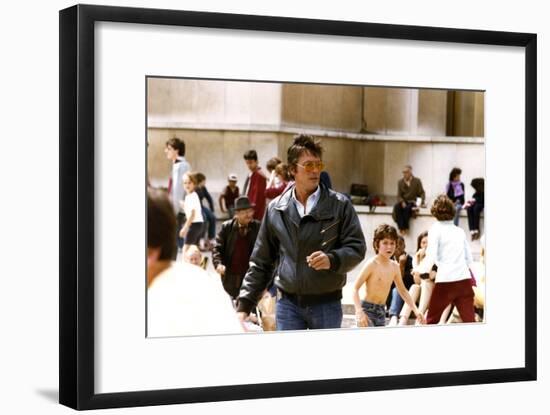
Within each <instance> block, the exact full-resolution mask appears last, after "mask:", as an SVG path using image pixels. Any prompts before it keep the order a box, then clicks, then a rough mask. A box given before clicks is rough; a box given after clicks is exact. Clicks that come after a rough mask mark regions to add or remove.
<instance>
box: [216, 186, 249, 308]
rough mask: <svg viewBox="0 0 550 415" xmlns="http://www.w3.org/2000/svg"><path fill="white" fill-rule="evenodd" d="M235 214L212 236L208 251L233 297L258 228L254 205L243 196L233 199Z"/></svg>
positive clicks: (241, 278) (245, 268) (224, 285)
mask: <svg viewBox="0 0 550 415" xmlns="http://www.w3.org/2000/svg"><path fill="white" fill-rule="evenodd" d="M234 210H235V216H234V217H233V218H232V219H229V220H227V221H225V222H224V223H223V224H222V226H221V229H220V232H219V233H218V235H217V236H216V244H215V245H214V249H213V251H212V263H213V264H214V268H215V269H216V272H217V273H218V274H220V276H221V277H222V284H223V288H224V289H225V291H227V293H228V294H229V295H230V296H231V297H232V298H233V299H236V298H237V296H238V295H239V290H240V288H241V283H242V280H243V278H244V275H245V274H246V271H247V270H248V261H249V259H250V255H251V254H252V249H253V248H254V243H255V242H256V237H257V236H258V231H259V230H260V222H259V221H258V220H256V219H254V206H253V205H251V204H250V201H249V200H248V197H247V196H241V197H239V198H237V199H236V200H235V205H234Z"/></svg>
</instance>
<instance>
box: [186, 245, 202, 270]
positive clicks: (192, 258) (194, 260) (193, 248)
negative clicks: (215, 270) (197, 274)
mask: <svg viewBox="0 0 550 415" xmlns="http://www.w3.org/2000/svg"><path fill="white" fill-rule="evenodd" d="M183 260H184V261H185V262H187V263H189V264H191V265H196V266H197V267H201V268H202V269H204V270H206V267H207V265H208V257H206V256H205V257H203V256H202V253H201V250H200V249H199V247H198V246H197V245H190V246H189V248H188V249H187V252H186V253H185V255H184V257H183Z"/></svg>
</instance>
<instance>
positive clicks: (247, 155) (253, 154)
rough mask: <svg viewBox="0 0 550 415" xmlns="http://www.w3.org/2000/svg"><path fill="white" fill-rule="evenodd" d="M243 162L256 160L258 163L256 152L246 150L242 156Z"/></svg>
mask: <svg viewBox="0 0 550 415" xmlns="http://www.w3.org/2000/svg"><path fill="white" fill-rule="evenodd" d="M243 157H244V159H245V160H256V161H258V153H256V150H248V151H247V152H246V153H244V155H243Z"/></svg>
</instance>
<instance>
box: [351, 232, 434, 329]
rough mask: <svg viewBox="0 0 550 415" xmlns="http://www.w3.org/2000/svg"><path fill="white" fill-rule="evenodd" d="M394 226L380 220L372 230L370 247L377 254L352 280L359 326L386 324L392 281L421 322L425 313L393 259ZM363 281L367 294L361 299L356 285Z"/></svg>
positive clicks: (358, 285) (394, 243)
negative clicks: (406, 284)
mask: <svg viewBox="0 0 550 415" xmlns="http://www.w3.org/2000/svg"><path fill="white" fill-rule="evenodd" d="M397 239H398V235H397V230H396V229H395V228H394V227H393V226H390V225H386V224H382V225H380V226H378V227H377V228H376V230H375V231H374V238H373V247H374V251H375V252H376V256H374V257H373V258H371V259H369V260H368V261H367V263H366V264H365V266H364V268H363V270H362V271H361V274H360V276H359V278H358V279H357V280H356V281H355V285H354V290H353V302H354V304H355V315H356V319H357V325H358V326H359V327H368V326H385V325H386V312H385V303H386V298H387V297H388V293H389V292H390V288H391V285H392V282H394V283H395V286H396V288H397V292H398V293H399V295H400V296H401V297H402V298H403V299H404V300H405V303H407V304H408V305H409V306H410V307H411V308H412V310H413V311H414V313H415V315H416V316H417V318H418V320H419V321H420V322H421V323H423V322H424V317H423V316H422V314H421V313H420V311H419V310H418V308H417V307H416V305H415V304H414V301H413V299H412V298H411V296H410V294H409V292H408V291H407V289H406V288H405V285H404V284H403V279H402V277H401V270H400V269H399V265H398V264H397V263H396V262H395V261H393V260H392V256H393V255H394V253H395V248H396V244H397ZM363 284H365V287H366V295H365V299H364V300H363V301H361V300H360V298H359V289H360V288H361V286H362V285H363Z"/></svg>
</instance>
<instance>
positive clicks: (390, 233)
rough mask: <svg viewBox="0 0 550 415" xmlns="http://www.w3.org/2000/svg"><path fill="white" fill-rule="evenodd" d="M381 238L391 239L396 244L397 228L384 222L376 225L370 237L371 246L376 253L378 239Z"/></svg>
mask: <svg viewBox="0 0 550 415" xmlns="http://www.w3.org/2000/svg"><path fill="white" fill-rule="evenodd" d="M382 239H392V240H394V241H395V243H396V244H397V240H398V239H399V235H398V234H397V229H395V228H394V227H393V226H391V225H388V224H386V223H383V224H381V225H378V227H377V228H376V229H375V230H374V237H373V238H372V247H373V248H374V252H375V253H377V254H378V246H379V245H380V241H381V240H382Z"/></svg>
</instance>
